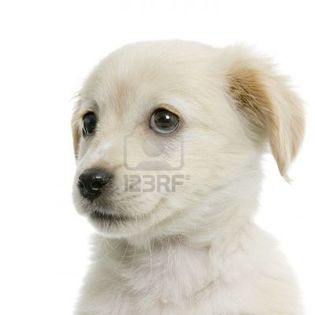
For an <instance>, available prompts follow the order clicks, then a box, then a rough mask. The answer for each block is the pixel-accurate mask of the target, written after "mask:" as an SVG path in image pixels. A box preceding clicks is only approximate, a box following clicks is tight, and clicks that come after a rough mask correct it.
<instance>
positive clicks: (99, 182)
mask: <svg viewBox="0 0 315 315" xmlns="http://www.w3.org/2000/svg"><path fill="white" fill-rule="evenodd" d="M105 184H106V182H105V180H104V179H103V178H102V177H96V178H94V179H93V181H92V183H91V189H92V190H94V191H98V190H100V189H101V188H102V187H103V186H104V185H105Z"/></svg>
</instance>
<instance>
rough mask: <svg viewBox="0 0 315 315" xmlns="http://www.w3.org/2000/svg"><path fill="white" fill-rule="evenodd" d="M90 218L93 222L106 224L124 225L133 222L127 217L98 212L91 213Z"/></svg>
mask: <svg viewBox="0 0 315 315" xmlns="http://www.w3.org/2000/svg"><path fill="white" fill-rule="evenodd" d="M89 217H90V219H91V220H92V221H96V222H106V223H123V222H126V221H130V220H131V218H128V217H126V216H122V215H115V214H110V213H105V212H101V211H98V210H95V211H93V212H92V213H90V215H89Z"/></svg>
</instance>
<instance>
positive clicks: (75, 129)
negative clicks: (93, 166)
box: [71, 108, 81, 158]
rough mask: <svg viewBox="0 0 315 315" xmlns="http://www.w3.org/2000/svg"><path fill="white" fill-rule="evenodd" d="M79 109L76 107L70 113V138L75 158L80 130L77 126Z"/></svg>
mask: <svg viewBox="0 0 315 315" xmlns="http://www.w3.org/2000/svg"><path fill="white" fill-rule="evenodd" d="M79 119H80V117H79V110H78V109H77V108H76V109H75V110H74V112H73V115H72V120H71V128H72V140H73V148H74V154H75V158H77V157H78V153H79V145H80V138H81V130H80V127H79Z"/></svg>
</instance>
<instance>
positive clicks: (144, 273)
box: [73, 41, 304, 315]
mask: <svg viewBox="0 0 315 315" xmlns="http://www.w3.org/2000/svg"><path fill="white" fill-rule="evenodd" d="M161 104H162V105H163V106H168V107H169V108H171V109H172V110H174V111H175V112H176V113H178V115H179V116H180V118H181V126H180V128H179V130H178V131H177V132H176V133H175V134H173V135H170V136H163V137H161V136H159V135H156V134H154V132H153V131H152V130H151V129H150V128H149V127H148V125H149V122H148V121H149V117H150V113H152V110H153V109H154V108H157V107H160V105H161ZM89 110H94V111H96V112H97V114H98V117H99V119H98V120H99V121H98V126H97V131H96V134H95V136H93V138H91V139H88V140H86V139H84V138H83V137H82V136H81V128H82V116H83V115H84V113H86V112H87V111H89ZM303 128H304V120H303V110H302V107H301V101H300V99H299V98H298V97H297V96H296V95H295V93H294V92H293V91H292V90H291V89H290V87H289V85H288V83H287V80H286V78H285V77H283V76H280V75H278V74H277V73H276V72H275V70H274V66H273V64H272V63H271V62H270V61H269V60H268V59H267V58H265V57H262V56H257V55H256V54H253V53H251V51H250V50H248V49H247V48H246V47H243V46H233V47H227V48H224V49H216V48H212V47H209V46H206V45H202V44H198V43H193V42H185V41H161V42H145V43H136V44H132V45H128V46H125V47H123V48H121V49H119V50H117V51H116V52H114V53H112V54H111V55H109V56H108V57H107V58H106V59H104V60H103V61H102V62H101V63H100V64H99V65H98V66H97V67H96V68H95V70H94V71H93V72H92V74H91V75H90V76H89V78H88V79H87V81H86V82H85V84H84V87H83V88H82V90H81V92H80V95H79V101H78V104H77V107H76V109H75V113H74V116H73V136H74V146H75V152H76V157H77V172H76V176H75V180H74V202H75V204H76V207H77V209H78V211H79V212H80V213H82V214H83V215H86V216H87V217H89V214H90V213H91V212H93V211H95V210H97V211H106V213H109V214H111V213H112V214H116V215H120V216H123V217H125V216H126V217H128V218H130V220H128V221H127V222H123V223H119V222H116V223H106V222H99V221H97V222H96V221H95V220H91V218H90V217H89V218H90V221H91V222H92V224H93V225H95V227H96V230H97V231H98V234H97V235H96V236H95V238H94V239H93V253H94V254H93V262H92V264H91V266H90V269H89V272H88V275H87V277H86V279H85V283H84V286H83V288H82V292H81V297H80V299H79V302H78V304H77V308H76V314H77V315H79V314H80V315H118V314H119V315H160V314H163V315H177V314H178V315H297V314H301V310H300V305H299V299H298V294H297V290H296V285H295V282H294V279H293V277H292V274H291V271H290V268H289V267H288V266H287V263H286V261H285V259H284V258H283V256H282V254H281V253H280V252H279V250H278V248H277V245H276V243H275V242H274V240H273V239H272V238H271V237H270V236H269V235H268V234H267V233H266V232H264V231H262V230H261V229H260V228H259V227H257V226H256V224H255V223H254V222H253V216H254V214H255V211H256V208H257V199H258V195H259V192H260V185H261V179H262V174H261V157H262V154H263V153H264V151H265V150H266V148H267V147H268V146H267V144H269V147H270V148H271V152H272V154H273V155H274V157H275V160H276V162H277V164H278V167H279V170H280V173H281V174H282V175H283V176H284V177H286V175H287V170H288V167H289V165H290V163H291V161H292V160H293V159H294V157H295V155H296V153H297V151H298V148H299V146H300V143H301V140H302V135H303ZM128 137H131V138H132V141H133V146H132V148H133V149H131V151H128V158H129V159H134V160H141V159H142V158H143V154H144V153H143V152H142V150H141V148H142V145H143V142H144V141H145V140H146V139H147V137H151V138H149V139H151V140H152V141H156V142H157V143H160V144H161V145H163V146H166V151H165V152H164V153H163V160H164V161H167V162H169V163H170V164H172V163H175V160H176V159H177V158H178V154H179V153H181V152H179V151H180V148H181V146H179V145H178V143H179V142H182V143H183V150H184V151H183V157H184V165H183V166H182V167H181V168H179V169H176V170H175V169H174V170H167V171H163V170H156V171H154V170H151V171H150V170H147V171H145V170H144V171H141V172H140V171H133V170H130V169H128V168H127V167H126V163H125V158H126V157H125V154H124V148H125V141H126V139H128ZM151 140H150V141H151ZM95 166H98V167H103V168H106V169H109V170H111V171H112V172H113V173H114V176H115V177H114V182H113V185H112V188H111V189H112V190H111V193H110V195H109V196H108V195H106V196H101V198H99V199H97V200H95V201H93V202H90V201H88V200H85V199H83V198H82V197H81V196H80V194H79V192H78V188H77V181H78V176H79V175H80V174H81V173H82V172H83V171H84V170H86V169H88V168H91V167H95ZM135 173H136V174H151V175H154V176H157V175H161V174H164V175H165V174H167V175H171V174H179V175H184V176H185V178H187V179H185V181H184V182H183V184H182V185H178V186H177V187H176V190H175V191H171V192H167V191H158V190H157V189H156V190H154V191H153V192H143V191H142V192H133V191H125V190H124V188H123V187H124V175H128V174H129V175H130V174H135ZM143 184H144V183H143V182H142V183H141V185H143ZM141 185H140V187H141Z"/></svg>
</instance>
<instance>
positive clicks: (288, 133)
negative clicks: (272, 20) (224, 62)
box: [227, 48, 304, 177]
mask: <svg viewBox="0 0 315 315" xmlns="http://www.w3.org/2000/svg"><path fill="white" fill-rule="evenodd" d="M228 54H229V58H228V59H230V61H231V63H230V64H229V65H228V67H227V80H228V82H227V83H228V90H229V94H230V95H231V96H232V98H233V101H234V103H235V105H236V106H237V108H238V110H239V111H240V112H241V113H242V114H243V115H244V116H245V117H246V119H247V121H249V122H250V125H251V126H253V127H254V129H255V130H256V131H257V132H258V133H259V134H264V135H266V136H267V138H268V140H269V143H270V147H271V150H272V153H273V156H274V158H275V160H276V161H277V164H278V168H279V171H280V173H281V175H282V176H284V177H286V175H287V170H288V167H289V165H290V163H291V161H292V160H293V159H294V158H295V156H296V154H297V152H298V149H299V147H300V144H301V142H302V138H303V133H304V111H303V107H302V102H301V100H300V98H299V97H298V96H297V95H296V94H295V93H294V92H293V91H292V90H291V88H290V86H289V85H288V82H287V78H286V77H284V76H281V75H278V74H277V73H276V72H275V70H274V66H273V64H272V63H270V62H269V60H268V59H266V58H264V57H255V56H254V55H251V54H250V53H248V52H247V51H246V49H245V50H244V48H230V49H228Z"/></svg>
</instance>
